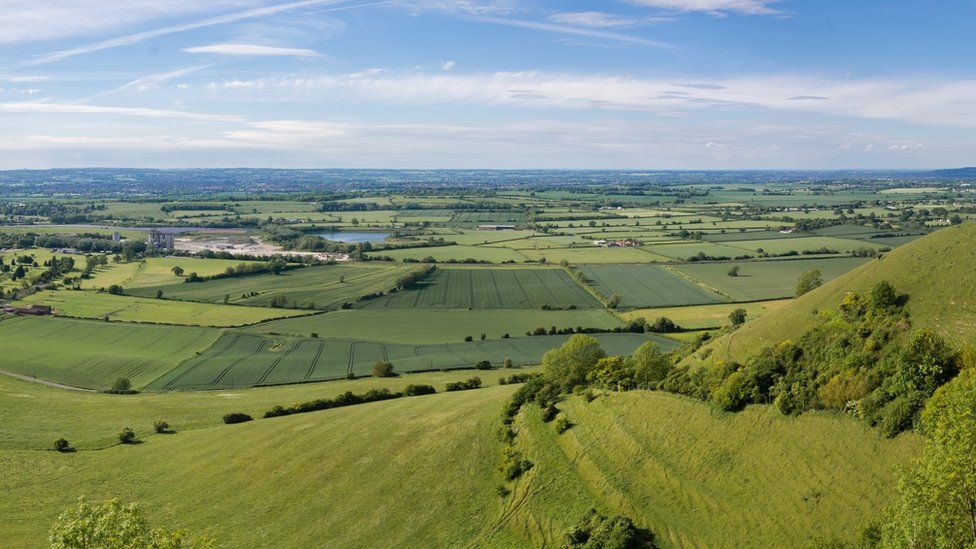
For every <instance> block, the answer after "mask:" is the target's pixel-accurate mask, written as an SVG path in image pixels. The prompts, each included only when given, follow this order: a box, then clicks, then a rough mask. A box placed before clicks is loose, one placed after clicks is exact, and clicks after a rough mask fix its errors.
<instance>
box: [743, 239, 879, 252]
mask: <svg viewBox="0 0 976 549" xmlns="http://www.w3.org/2000/svg"><path fill="white" fill-rule="evenodd" d="M727 245H728V246H732V247H735V248H739V249H741V250H742V252H740V253H753V252H756V253H758V252H759V250H763V252H764V253H767V254H784V253H788V252H798V253H801V252H803V251H804V250H819V249H821V248H827V249H828V250H832V251H837V252H840V253H848V252H851V251H854V250H857V249H860V248H874V249H881V248H884V246H883V245H882V244H876V243H873V242H871V241H870V240H849V239H846V238H833V237H827V236H813V237H806V238H776V239H768V240H741V241H736V242H729V243H727ZM733 257H735V256H733Z"/></svg>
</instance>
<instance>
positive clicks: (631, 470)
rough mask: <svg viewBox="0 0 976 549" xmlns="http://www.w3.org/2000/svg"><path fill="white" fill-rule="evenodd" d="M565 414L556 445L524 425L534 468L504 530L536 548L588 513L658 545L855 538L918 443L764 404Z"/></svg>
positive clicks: (652, 397)
mask: <svg viewBox="0 0 976 549" xmlns="http://www.w3.org/2000/svg"><path fill="white" fill-rule="evenodd" d="M560 407H561V408H562V409H563V413H564V414H566V415H567V416H568V417H569V418H570V419H571V420H572V422H573V423H575V426H574V427H572V428H571V429H570V430H569V431H567V432H566V433H564V434H562V435H557V434H556V433H555V431H554V430H553V427H552V425H551V424H545V423H542V421H541V419H540V413H539V412H540V411H539V409H538V408H537V407H531V408H528V409H527V413H526V414H524V416H523V418H522V431H521V433H522V434H520V437H524V438H523V440H522V441H521V447H522V448H523V451H524V452H525V453H526V455H527V457H528V458H529V459H530V460H532V461H533V462H535V463H537V464H538V465H537V466H536V467H534V468H533V469H532V470H531V471H530V472H529V474H528V475H526V477H525V478H523V479H521V480H520V481H519V482H518V484H517V487H516V490H515V492H514V494H513V496H512V498H511V500H510V501H511V503H510V505H511V508H512V511H513V514H512V516H511V518H510V522H511V523H512V524H511V525H509V528H512V529H514V530H516V531H520V532H526V533H529V534H530V536H531V539H532V541H533V544H535V545H541V544H543V543H545V544H547V545H548V544H555V543H557V542H558V541H560V540H559V538H558V537H555V536H556V535H557V534H559V533H561V532H562V531H564V530H565V528H567V527H568V526H570V525H572V524H573V522H574V521H575V520H578V517H580V516H581V515H582V514H583V513H584V512H585V511H586V509H588V508H589V507H591V506H593V505H594V504H596V506H597V507H598V508H601V507H602V508H603V509H605V510H608V511H613V512H618V513H623V514H626V515H628V516H630V517H632V518H633V519H634V521H635V522H636V523H637V524H638V525H640V526H643V527H648V528H650V529H651V530H653V531H654V532H655V533H656V534H657V535H658V540H659V543H660V544H661V545H662V546H664V547H682V548H686V547H688V548H690V547H798V546H802V545H803V544H804V543H805V542H806V541H808V540H809V539H810V538H812V537H813V536H817V535H835V536H838V537H841V538H846V539H852V538H854V537H855V536H857V535H858V534H859V532H860V529H861V528H862V527H863V523H864V522H865V521H867V520H869V519H871V518H874V517H875V515H876V513H877V512H878V510H879V509H881V508H882V507H883V506H884V505H887V504H888V503H889V502H890V501H892V499H893V497H894V495H895V491H894V485H895V473H896V469H897V468H898V467H899V466H901V465H905V464H907V463H908V461H909V460H910V458H911V456H912V455H914V453H915V452H916V451H917V449H918V444H919V441H918V438H917V437H915V436H914V435H904V436H902V437H899V438H898V439H895V440H887V439H883V438H881V437H880V436H879V435H878V434H877V433H875V432H872V431H871V430H870V429H869V428H868V427H866V426H865V425H863V424H861V423H858V422H856V421H853V420H851V419H849V418H846V417H844V416H840V415H830V414H807V415H804V416H801V417H785V416H783V415H781V414H779V413H778V412H777V411H776V410H774V409H772V408H770V407H763V406H760V407H751V408H748V409H746V410H745V411H744V412H742V413H738V414H725V413H720V412H717V411H715V410H714V409H712V408H710V407H708V406H707V405H704V404H702V403H700V402H697V401H694V400H690V399H686V398H684V397H679V396H675V395H671V394H667V393H648V392H642V391H636V392H629V393H611V394H609V395H606V396H603V397H601V398H598V399H597V400H595V401H593V402H590V403H586V402H585V401H584V400H583V399H581V398H578V397H575V398H572V399H570V400H569V401H567V402H564V403H563V404H561V405H560ZM516 508H518V509H517V510H516Z"/></svg>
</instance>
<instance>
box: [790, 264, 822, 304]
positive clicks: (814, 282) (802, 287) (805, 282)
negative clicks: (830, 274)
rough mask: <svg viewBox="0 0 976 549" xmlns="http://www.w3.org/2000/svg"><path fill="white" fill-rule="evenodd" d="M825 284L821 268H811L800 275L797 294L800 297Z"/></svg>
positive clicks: (797, 282)
mask: <svg viewBox="0 0 976 549" xmlns="http://www.w3.org/2000/svg"><path fill="white" fill-rule="evenodd" d="M822 285H823V274H822V273H821V272H820V269H811V270H809V271H806V272H805V273H803V274H801V275H800V278H798V279H797V281H796V292H795V294H794V295H795V296H796V297H800V296H801V295H803V294H805V293H807V292H809V291H811V290H814V289H816V288H819V287H820V286H822Z"/></svg>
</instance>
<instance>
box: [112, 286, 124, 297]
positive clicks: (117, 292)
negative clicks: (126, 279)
mask: <svg viewBox="0 0 976 549" xmlns="http://www.w3.org/2000/svg"><path fill="white" fill-rule="evenodd" d="M122 291H123V290H122V286H119V285H118V284H112V285H111V286H109V287H108V293H110V294H112V295H122Z"/></svg>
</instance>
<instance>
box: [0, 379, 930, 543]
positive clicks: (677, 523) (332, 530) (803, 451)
mask: <svg viewBox="0 0 976 549" xmlns="http://www.w3.org/2000/svg"><path fill="white" fill-rule="evenodd" d="M511 391H512V388H509V387H488V388H486V389H481V390H477V391H465V392H462V393H445V394H438V395H431V396H424V397H411V398H404V399H399V400H394V401H387V402H379V403H373V404H364V405H360V406H352V407H347V408H338V409H333V410H327V411H323V412H316V413H311V414H301V415H296V416H288V417H283V418H275V419H266V420H265V419H262V420H258V421H255V422H251V423H246V424H243V425H234V426H224V425H220V426H215V427H209V428H200V429H196V430H192V431H187V432H178V433H176V434H174V435H160V436H151V437H148V438H146V439H145V440H146V442H145V443H144V444H139V445H122V446H113V447H111V448H108V449H105V450H100V451H95V452H86V451H82V452H78V453H76V454H57V453H55V452H48V451H37V450H0V490H2V491H3V493H4V494H5V497H4V498H3V499H2V501H0V530H2V531H3V532H4V537H5V541H6V543H9V544H11V545H13V546H24V545H39V544H42V543H43V541H44V540H45V538H46V535H47V531H48V528H49V527H50V525H51V523H52V522H53V521H54V519H55V517H56V516H57V515H58V513H60V512H61V510H63V509H64V508H66V507H68V506H69V505H71V504H72V503H74V502H75V501H76V499H77V497H78V496H80V495H86V496H87V497H88V498H89V499H90V500H94V501H100V500H104V499H107V498H110V497H115V496H119V497H122V498H123V499H124V500H126V501H138V502H140V503H141V505H142V507H143V509H144V510H145V511H146V513H147V515H148V516H149V518H150V520H151V521H152V522H153V523H154V524H159V525H166V526H168V527H173V528H187V529H189V530H190V531H192V532H201V533H202V532H209V533H212V534H213V535H215V537H216V538H217V540H218V543H219V546H221V547H260V546H268V545H284V546H308V545H328V546H343V547H375V546H388V545H393V546H398V547H431V546H464V545H467V546H482V547H512V546H527V545H534V546H537V545H540V544H542V543H550V544H555V543H558V542H560V541H561V540H562V534H563V532H565V530H566V529H568V528H569V527H570V526H572V525H573V524H575V523H576V522H577V521H578V520H579V519H580V517H581V516H582V515H583V513H584V512H585V511H586V509H588V508H589V507H591V506H596V507H597V508H598V509H600V510H602V511H605V512H611V513H622V514H625V515H628V516H630V517H632V518H633V519H634V520H635V522H636V523H637V525H638V526H642V527H650V528H651V529H653V530H654V531H655V532H657V533H658V541H659V542H660V543H661V545H662V546H663V547H702V546H711V547H742V546H798V545H802V544H803V543H804V542H805V541H807V540H808V539H809V538H810V537H811V536H812V535H813V534H825V535H827V534H835V535H839V536H842V537H848V538H849V537H853V534H855V533H856V532H857V528H858V527H859V526H860V523H861V522H862V521H863V520H864V519H866V518H871V517H873V516H874V514H875V513H876V511H877V509H878V508H880V507H881V506H883V505H884V504H886V503H887V502H889V501H890V500H891V499H892V497H893V484H894V482H893V477H894V475H893V473H894V469H895V467H897V466H899V465H903V464H905V463H907V460H908V456H909V455H910V454H912V453H913V452H914V451H915V450H916V449H917V438H916V437H915V436H913V435H905V436H902V437H899V438H898V439H895V440H893V441H890V440H882V439H880V438H879V437H877V436H876V435H875V434H873V433H872V432H870V431H868V430H867V429H866V428H865V427H864V426H862V425H861V424H859V423H857V422H855V421H853V420H850V419H848V418H844V417H842V416H832V415H827V414H808V415H805V416H802V417H800V418H789V417H781V416H778V415H777V414H776V413H775V411H773V410H771V409H769V408H765V407H756V408H749V409H747V410H746V411H745V412H743V413H741V414H735V415H726V414H718V413H715V412H713V411H712V410H711V409H710V408H708V407H707V406H705V405H704V404H702V403H699V402H695V401H690V400H688V399H684V398H681V397H676V396H673V395H667V394H658V393H645V392H632V393H625V394H612V395H608V396H603V397H600V398H598V399H597V400H596V401H594V402H591V403H588V404H586V403H584V402H583V401H582V400H581V399H578V398H573V399H570V400H569V401H567V402H564V403H563V404H561V407H562V408H563V409H564V410H565V413H566V414H567V415H568V416H569V417H570V418H571V420H572V422H573V423H574V426H573V427H572V428H571V429H570V430H569V431H567V432H566V433H565V434H562V435H557V434H555V432H554V431H553V429H552V426H551V425H549V424H543V423H542V422H541V420H539V419H538V415H539V414H538V410H537V409H535V408H528V409H527V410H526V414H525V415H524V417H523V418H522V419H521V420H520V421H521V422H522V434H521V435H520V436H519V444H520V446H521V447H522V450H523V451H524V452H525V454H526V455H527V456H528V457H529V458H530V459H531V460H532V461H533V462H534V463H535V467H533V468H532V470H531V471H530V472H529V473H528V474H527V475H526V476H525V477H523V478H522V479H520V480H518V481H517V482H516V484H515V486H514V492H513V493H512V494H511V495H510V496H508V497H507V498H505V499H502V498H500V497H499V496H498V495H497V493H496V486H497V485H498V483H499V479H498V476H497V473H496V472H495V469H494V468H495V464H496V463H497V459H498V454H499V451H500V442H498V441H497V439H496V438H495V437H494V436H493V435H492V433H494V432H495V430H496V429H497V427H498V410H499V408H500V406H501V404H502V402H504V400H505V399H506V398H507V397H508V395H510V394H511ZM165 396H166V397H172V396H173V395H165ZM227 406H229V407H234V402H233V401H232V400H228V401H227ZM235 409H236V408H235ZM242 409H243V408H242ZM841 449H842V450H841ZM176 464H178V465H176ZM282 471H287V473H288V474H281V472H282ZM37 486H45V490H41V491H39V490H37V489H36V487H37ZM393 494H395V497H391V495H393ZM245 508H246V509H249V510H250V511H249V512H246V513H245V512H241V509H245ZM282 511H287V512H282Z"/></svg>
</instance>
